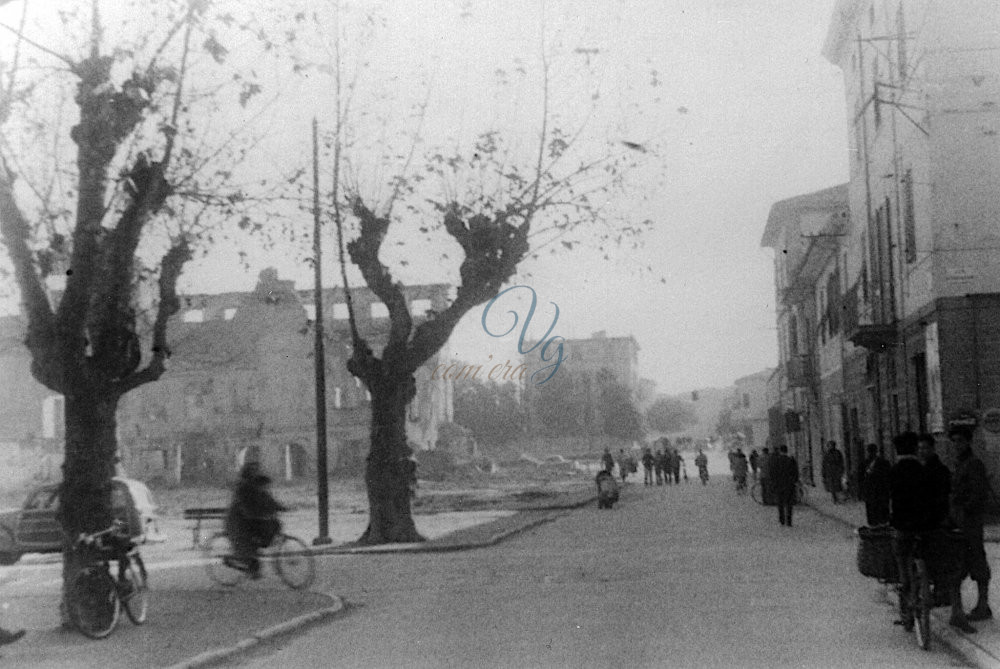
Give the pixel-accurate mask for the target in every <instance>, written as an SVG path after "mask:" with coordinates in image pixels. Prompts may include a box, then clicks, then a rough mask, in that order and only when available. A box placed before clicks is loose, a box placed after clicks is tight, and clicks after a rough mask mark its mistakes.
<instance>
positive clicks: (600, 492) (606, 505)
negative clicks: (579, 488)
mask: <svg viewBox="0 0 1000 669" xmlns="http://www.w3.org/2000/svg"><path fill="white" fill-rule="evenodd" d="M594 481H595V482H596V483H597V508H598V509H610V508H611V507H612V506H614V503H615V502H617V501H618V482H617V481H615V477H614V476H613V475H612V474H611V471H610V470H608V469H602V470H601V471H599V472H597V476H596V477H594Z"/></svg>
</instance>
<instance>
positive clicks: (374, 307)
mask: <svg viewBox="0 0 1000 669" xmlns="http://www.w3.org/2000/svg"><path fill="white" fill-rule="evenodd" d="M369 313H371V315H372V318H388V317H389V307H387V306H385V304H384V303H382V302H372V304H371V307H369Z"/></svg>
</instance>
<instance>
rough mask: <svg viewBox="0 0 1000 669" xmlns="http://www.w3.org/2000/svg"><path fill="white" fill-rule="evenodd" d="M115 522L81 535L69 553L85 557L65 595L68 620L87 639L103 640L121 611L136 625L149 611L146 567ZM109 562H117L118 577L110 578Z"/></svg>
mask: <svg viewBox="0 0 1000 669" xmlns="http://www.w3.org/2000/svg"><path fill="white" fill-rule="evenodd" d="M124 530H125V524H124V523H123V522H121V521H119V520H116V521H115V522H114V523H113V524H112V525H111V527H109V528H107V529H105V530H101V531H100V532H95V533H93V534H81V535H80V536H79V537H78V538H77V540H76V541H75V542H74V543H73V550H74V551H76V552H80V553H84V554H88V555H87V558H88V559H87V561H86V565H85V566H84V567H83V569H81V570H80V571H79V572H78V573H77V575H76V576H75V577H74V578H73V583H72V585H71V586H70V591H69V593H70V594H69V616H70V619H71V621H72V622H73V624H74V625H75V626H76V628H77V629H78V630H80V632H81V633H82V634H83V635H84V636H87V637H89V638H91V639H103V638H105V637H107V636H108V635H110V634H111V632H112V631H114V629H115V627H116V626H117V625H118V620H119V619H120V618H121V610H122V609H123V608H124V609H125V614H126V615H127V616H128V618H129V620H131V621H132V622H133V623H134V624H136V625H142V624H143V623H145V622H146V615H147V613H148V611H149V584H148V581H147V576H146V566H145V564H143V562H142V557H141V556H140V555H139V550H138V547H137V546H136V544H135V542H133V541H132V538H131V537H129V536H128V535H127V534H125V532H124ZM112 560H114V561H117V562H118V576H117V578H116V577H115V576H112V575H111V562H112Z"/></svg>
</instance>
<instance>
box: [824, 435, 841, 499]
mask: <svg viewBox="0 0 1000 669" xmlns="http://www.w3.org/2000/svg"><path fill="white" fill-rule="evenodd" d="M822 475H823V487H825V488H826V491H827V492H828V493H830V496H831V497H832V498H833V503H834V504H839V503H840V498H839V495H840V493H841V491H842V490H843V489H844V483H843V481H844V454H843V453H841V452H840V450H839V449H838V448H837V442H835V441H829V442H827V445H826V453H824V454H823V465H822Z"/></svg>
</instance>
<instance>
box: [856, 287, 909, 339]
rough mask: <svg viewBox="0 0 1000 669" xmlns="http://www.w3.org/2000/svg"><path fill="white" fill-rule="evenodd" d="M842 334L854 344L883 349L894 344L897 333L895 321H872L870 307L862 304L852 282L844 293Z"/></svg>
mask: <svg viewBox="0 0 1000 669" xmlns="http://www.w3.org/2000/svg"><path fill="white" fill-rule="evenodd" d="M843 314H844V336H845V337H847V339H848V340H849V341H850V342H851V343H852V344H854V345H855V346H861V347H862V348H867V349H869V350H871V351H884V350H885V349H887V348H889V347H892V346H895V345H896V342H897V341H898V337H899V333H898V330H897V328H896V323H894V322H893V323H876V322H874V320H875V319H874V318H873V314H872V308H871V306H870V305H867V304H864V303H863V301H862V300H861V299H860V296H859V295H858V284H854V285H853V286H852V287H851V288H850V290H848V291H847V293H846V294H845V295H844V300H843Z"/></svg>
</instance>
